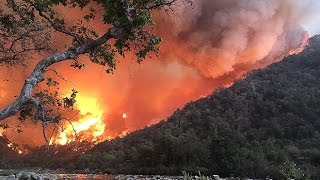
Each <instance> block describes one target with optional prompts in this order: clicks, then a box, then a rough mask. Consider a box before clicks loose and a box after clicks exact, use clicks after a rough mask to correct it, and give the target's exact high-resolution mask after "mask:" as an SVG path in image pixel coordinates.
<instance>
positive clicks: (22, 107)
mask: <svg viewBox="0 0 320 180" xmlns="http://www.w3.org/2000/svg"><path fill="white" fill-rule="evenodd" d="M179 1H180V2H185V3H190V4H192V0H179ZM177 2H178V0H84V1H80V0H6V1H2V2H0V31H1V34H0V65H1V66H2V65H6V66H13V65H21V64H22V65H25V66H27V65H29V64H28V63H30V59H32V58H34V57H37V56H38V55H40V56H41V57H43V59H42V60H40V61H39V62H38V64H37V65H36V66H35V68H34V70H33V71H32V73H31V75H30V76H29V77H28V78H27V79H26V81H25V83H24V85H23V88H22V90H21V92H20V95H19V96H17V98H16V100H15V101H14V102H13V103H11V104H9V105H8V106H7V107H4V108H3V109H0V120H4V119H6V118H8V117H10V116H13V115H15V114H17V113H20V118H19V120H21V121H24V120H26V119H27V118H32V119H33V121H34V122H35V123H36V122H38V121H39V120H40V121H42V122H43V125H44V126H45V123H51V122H54V123H59V121H60V120H61V119H63V118H61V117H62V115H63V114H62V113H60V112H59V108H61V106H62V105H63V107H64V108H72V107H73V105H74V103H75V102H76V91H74V90H73V93H72V94H71V97H65V98H63V99H62V100H61V99H58V98H61V97H59V96H58V94H57V91H53V90H41V91H40V92H37V93H33V92H32V91H33V90H34V88H35V87H36V85H37V84H39V83H41V82H43V81H44V80H45V79H46V78H45V73H46V72H47V70H48V67H49V66H51V65H53V64H56V63H59V62H62V61H67V60H72V64H71V66H72V67H74V68H78V69H82V68H84V67H85V64H83V63H82V62H79V60H78V59H79V56H81V55H84V54H85V55H87V56H88V57H89V59H90V60H91V62H92V63H95V64H98V65H102V66H106V68H107V69H106V72H107V73H113V71H114V70H115V69H116V64H117V62H118V61H116V58H117V57H119V56H122V57H125V55H126V53H127V52H128V51H131V52H132V53H133V54H134V55H135V56H136V60H137V62H138V63H140V62H141V61H142V60H144V59H146V58H147V57H149V56H151V55H152V54H153V53H154V54H156V55H157V53H158V52H159V48H158V45H159V44H160V42H161V41H162V40H161V38H160V37H158V36H156V35H155V34H154V32H153V31H152V28H153V26H154V25H155V23H154V21H153V18H152V13H153V11H160V10H168V9H170V8H172V7H173V6H174V5H176V3H177ZM68 8H70V11H74V12H77V13H79V14H85V15H84V16H83V17H80V18H78V19H76V20H72V21H74V22H68V20H69V21H70V19H67V18H66V16H65V15H63V14H61V9H62V10H65V9H68ZM96 9H98V10H99V11H97V10H96ZM97 17H98V18H97ZM75 18H77V17H75ZM97 19H99V20H97ZM93 23H94V24H95V26H99V28H100V27H101V29H100V31H102V32H97V31H96V29H95V28H92V26H91V25H92V24H93ZM57 36H61V37H62V38H63V40H62V41H63V42H57V39H56V37H57ZM64 41H66V42H64ZM61 44H62V45H64V49H62V48H61V47H60V46H61ZM54 71H55V70H54ZM46 84H47V86H48V87H49V88H50V87H56V86H58V85H59V83H58V82H57V81H55V80H54V79H52V78H47V83H46ZM61 101H62V102H61ZM52 112H54V113H52Z"/></svg>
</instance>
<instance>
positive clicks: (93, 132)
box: [50, 96, 105, 145]
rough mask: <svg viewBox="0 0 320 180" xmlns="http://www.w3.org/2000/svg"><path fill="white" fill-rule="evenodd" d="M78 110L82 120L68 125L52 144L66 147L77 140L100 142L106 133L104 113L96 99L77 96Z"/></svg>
mask: <svg viewBox="0 0 320 180" xmlns="http://www.w3.org/2000/svg"><path fill="white" fill-rule="evenodd" d="M76 108H77V109H78V110H79V113H80V115H81V118H80V119H79V120H77V121H73V122H70V123H69V124H67V126H66V127H65V129H64V130H63V131H62V132H60V134H59V135H58V136H57V137H56V138H53V139H52V140H51V142H50V144H60V145H65V144H68V143H70V142H73V141H76V140H80V141H82V140H90V141H94V142H96V141H98V140H99V138H100V137H101V136H102V135H103V133H104V131H105V123H104V122H103V118H102V117H103V113H104V111H103V110H102V108H101V107H100V106H99V104H98V101H97V99H96V98H94V97H86V96H77V102H76Z"/></svg>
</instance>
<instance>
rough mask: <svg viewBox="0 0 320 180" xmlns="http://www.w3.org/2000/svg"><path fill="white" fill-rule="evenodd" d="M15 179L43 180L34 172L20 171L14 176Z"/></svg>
mask: <svg viewBox="0 0 320 180" xmlns="http://www.w3.org/2000/svg"><path fill="white" fill-rule="evenodd" d="M15 178H16V179H18V180H43V178H42V177H41V176H39V175H38V174H36V173H34V172H24V171H21V172H19V173H17V174H16V175H15Z"/></svg>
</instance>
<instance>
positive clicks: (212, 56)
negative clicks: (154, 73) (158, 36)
mask: <svg viewBox="0 0 320 180" xmlns="http://www.w3.org/2000/svg"><path fill="white" fill-rule="evenodd" d="M319 4H320V3H319V2H317V1H314V0H309V1H303V2H302V1H300V0H198V1H196V3H195V7H193V8H190V7H187V6H183V5H178V6H177V11H178V13H177V16H175V17H172V18H171V20H170V21H169V22H170V23H171V26H170V27H174V28H172V29H171V37H170V38H171V39H176V41H175V42H171V43H176V45H175V48H174V49H175V52H172V45H169V46H168V51H167V52H166V53H170V52H171V53H173V54H174V55H173V56H178V57H179V59H181V60H183V62H185V63H187V64H189V65H190V66H192V67H195V68H196V69H197V70H198V71H200V72H201V73H202V74H203V75H204V76H205V77H209V78H217V77H221V76H225V75H228V74H229V73H232V72H235V71H238V70H240V69H243V67H244V66H245V67H247V68H245V69H247V70H249V69H251V68H253V67H256V66H259V64H264V65H265V64H270V63H272V62H273V61H275V60H276V57H277V56H280V55H282V54H284V53H285V52H286V51H288V50H290V49H292V48H295V47H297V46H299V45H300V43H301V41H302V40H303V38H304V37H305V34H306V30H305V29H304V27H303V26H304V25H306V22H307V20H308V19H310V18H313V17H314V16H315V15H316V13H315V11H314V10H315V9H316V8H314V7H315V6H317V7H320V5H319ZM166 27H168V26H166ZM166 30H168V29H166ZM168 39H169V38H168ZM177 48H178V49H177Z"/></svg>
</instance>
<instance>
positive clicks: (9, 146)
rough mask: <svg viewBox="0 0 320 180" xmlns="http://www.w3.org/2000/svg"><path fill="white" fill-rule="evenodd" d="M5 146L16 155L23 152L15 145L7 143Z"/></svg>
mask: <svg viewBox="0 0 320 180" xmlns="http://www.w3.org/2000/svg"><path fill="white" fill-rule="evenodd" d="M7 146H8V148H11V149H12V150H13V151H16V152H17V153H18V154H23V151H22V150H21V149H20V148H19V146H17V145H16V144H13V143H8V144H7Z"/></svg>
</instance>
